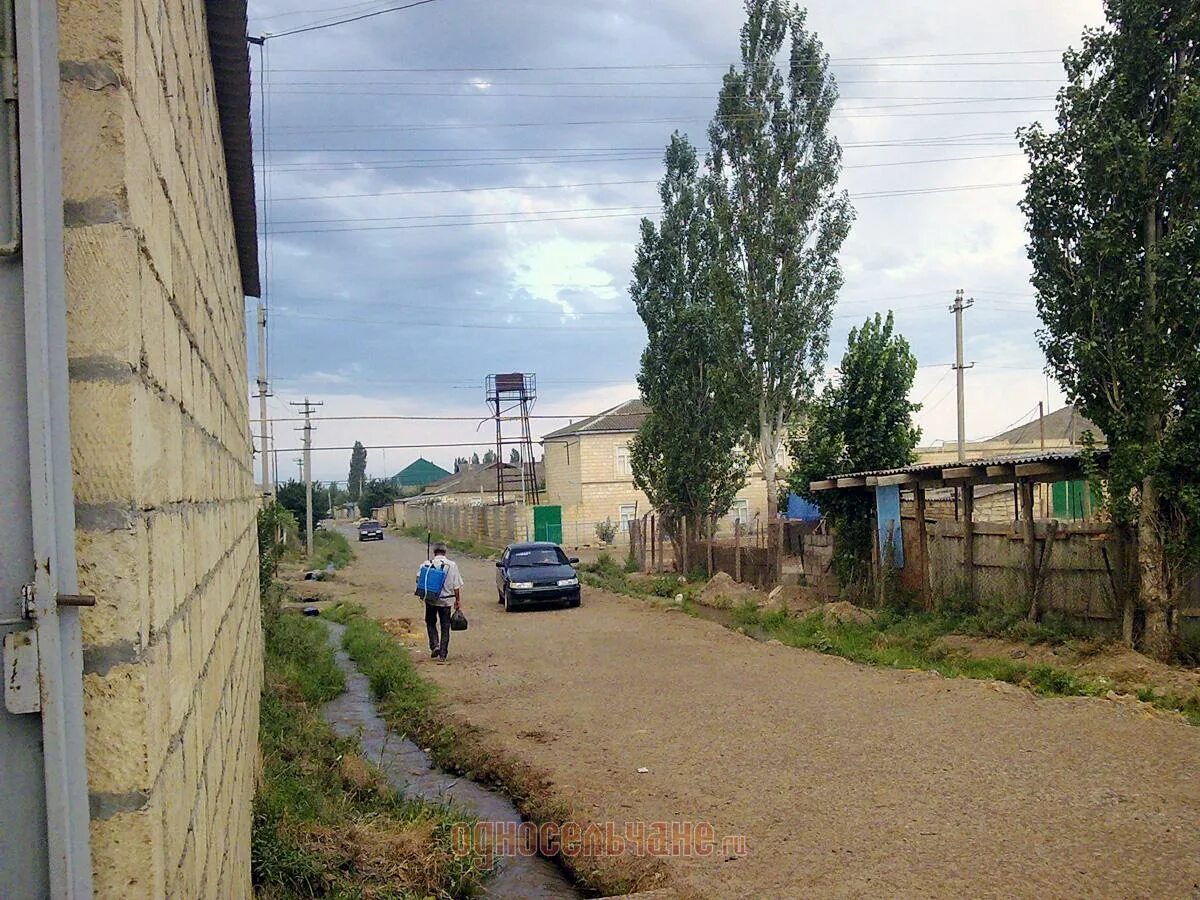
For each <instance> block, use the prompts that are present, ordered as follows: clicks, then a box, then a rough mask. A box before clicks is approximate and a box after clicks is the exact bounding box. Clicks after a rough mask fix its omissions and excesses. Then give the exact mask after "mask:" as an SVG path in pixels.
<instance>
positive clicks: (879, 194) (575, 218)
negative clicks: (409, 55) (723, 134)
mask: <svg viewBox="0 0 1200 900" xmlns="http://www.w3.org/2000/svg"><path fill="white" fill-rule="evenodd" d="M1019 185H1020V182H1016V181H1013V182H997V183H994V184H962V185H953V186H950V187H940V188H921V189H914V190H896V191H875V192H871V193H864V194H851V195H849V196H850V199H852V200H854V199H857V200H879V199H884V198H890V197H910V196H920V195H929V194H950V193H960V192H963V191H975V190H986V189H991V188H1003V187H1017V186H1019ZM597 208H599V207H597ZM621 208H629V209H636V207H621ZM657 208H658V207H657V206H652V207H643V209H657ZM468 215H473V214H472V213H463V214H461V217H465V216H468ZM490 215H502V214H501V213H492V214H490ZM642 215H643V213H641V212H623V213H598V214H595V215H592V214H588V215H570V216H558V215H551V216H542V215H540V214H539V215H537V216H534V215H531V216H530V217H528V218H523V219H488V220H484V221H474V222H422V223H418V224H408V225H363V226H352V227H348V228H282V229H275V230H274V231H273V232H272V233H273V234H315V233H327V234H332V233H337V232H343V231H345V232H359V231H405V230H409V229H414V228H467V227H475V226H480V225H522V224H543V223H550V222H581V221H591V220H597V219H621V218H631V217H641V216H642ZM398 218H405V217H398ZM411 218H423V217H420V216H417V217H411ZM320 221H325V222H326V223H331V224H340V223H342V222H360V221H371V220H363V219H362V218H360V217H353V218H347V219H326V220H320ZM387 221H394V219H389V220H387Z"/></svg>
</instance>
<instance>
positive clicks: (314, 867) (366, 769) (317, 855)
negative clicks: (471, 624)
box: [251, 613, 486, 900]
mask: <svg viewBox="0 0 1200 900" xmlns="http://www.w3.org/2000/svg"><path fill="white" fill-rule="evenodd" d="M264 675H265V678H264V686H263V693H262V712H261V718H260V732H259V742H260V749H261V753H262V777H261V780H260V784H259V791H258V794H257V796H256V797H255V801H254V826H253V833H252V839H251V866H252V875H253V881H254V887H255V892H256V895H257V896H259V897H265V898H277V897H278V898H282V897H338V898H342V897H345V898H351V897H372V898H380V900H390V898H411V897H470V896H474V895H476V894H478V893H479V892H480V889H481V885H482V882H483V879H484V877H485V876H486V872H484V871H482V870H480V869H479V868H477V867H476V866H475V865H474V864H473V863H472V861H471V860H470V859H469V858H467V857H460V856H457V855H455V854H454V853H453V852H452V851H451V829H452V827H453V825H454V824H455V823H456V822H460V821H462V816H461V813H459V812H455V811H453V810H451V809H450V808H449V807H446V806H442V805H439V804H432V803H428V802H425V801H421V800H416V799H406V798H405V797H403V796H402V795H401V794H400V793H398V792H397V791H395V790H394V789H393V788H392V787H391V786H390V785H389V784H388V782H387V779H386V778H385V777H384V775H383V774H382V773H381V772H380V771H379V770H378V769H377V768H375V767H374V766H373V765H371V764H370V763H368V762H367V761H366V760H365V759H363V757H362V756H361V755H360V754H359V748H358V744H357V741H354V740H352V739H343V738H339V737H337V735H335V734H334V732H333V731H332V729H330V727H329V726H328V725H327V724H326V723H325V722H324V721H323V720H322V719H321V717H320V715H319V707H320V704H322V703H324V702H326V701H328V700H331V699H333V698H334V697H336V696H337V695H338V694H340V693H341V692H342V690H343V689H344V687H345V679H344V676H343V675H342V672H341V670H340V669H338V668H337V665H336V664H335V662H334V658H333V651H332V649H331V648H330V647H329V643H328V638H327V636H326V628H325V625H324V623H322V622H320V621H318V620H316V619H310V618H305V617H302V616H298V615H289V614H286V613H285V614H279V615H277V616H273V617H271V618H269V619H268V621H267V633H266V658H265V672H264Z"/></svg>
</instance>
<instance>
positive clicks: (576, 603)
mask: <svg viewBox="0 0 1200 900" xmlns="http://www.w3.org/2000/svg"><path fill="white" fill-rule="evenodd" d="M582 602H583V598H582V597H572V598H571V599H570V600H568V601H567V606H569V607H571V609H577V608H578V607H579V604H580V603H582Z"/></svg>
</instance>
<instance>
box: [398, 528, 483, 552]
mask: <svg viewBox="0 0 1200 900" xmlns="http://www.w3.org/2000/svg"><path fill="white" fill-rule="evenodd" d="M397 530H398V531H399V532H400V533H401V534H403V535H405V536H406V537H410V538H416V539H417V540H419V541H425V540H429V541H432V542H433V543H435V544H436V543H438V542H441V543H443V544H445V545H446V546H447V547H448V548H449V549H451V550H455V551H457V552H459V553H465V554H467V555H468V556H478V557H480V558H481V559H493V558H495V557H496V556H497V555H498V554H499V551H498V550H497V549H496V548H495V547H489V546H487V545H486V544H479V543H476V542H475V541H471V540H463V539H462V538H456V537H451V536H450V535H448V534H442V533H440V532H437V531H432V532H431V531H429V530H428V529H426V528H423V527H421V526H419V525H409V526H407V527H405V528H400V529H397Z"/></svg>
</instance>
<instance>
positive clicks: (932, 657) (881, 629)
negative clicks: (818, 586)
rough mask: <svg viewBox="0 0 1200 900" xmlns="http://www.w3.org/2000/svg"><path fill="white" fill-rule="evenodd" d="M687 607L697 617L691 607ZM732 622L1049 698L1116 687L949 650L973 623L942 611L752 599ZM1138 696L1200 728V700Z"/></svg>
mask: <svg viewBox="0 0 1200 900" xmlns="http://www.w3.org/2000/svg"><path fill="white" fill-rule="evenodd" d="M685 608H686V609H687V610H688V611H689V612H691V613H692V614H697V610H696V609H695V607H693V606H691V605H690V604H689V605H688V606H687V607H685ZM729 622H730V627H732V628H742V629H744V630H745V631H746V632H747V633H750V634H753V635H755V636H758V637H762V638H773V639H775V640H777V641H779V642H780V643H783V644H787V645H788V646H790V647H801V648H804V649H806V650H815V651H817V652H819V653H828V654H831V655H834V656H841V657H844V658H846V659H849V660H853V661H854V662H859V663H865V664H867V665H872V666H881V667H885V668H892V669H924V670H926V671H931V672H937V673H938V674H939V675H942V676H944V677H946V678H977V679H984V680H991V681H1004V682H1007V683H1009V684H1016V685H1020V686H1022V687H1025V688H1028V689H1029V690H1031V691H1033V692H1034V693H1035V694H1039V695H1041V696H1044V697H1101V696H1104V695H1105V694H1107V693H1108V692H1109V691H1110V690H1112V689H1113V682H1112V681H1111V680H1110V679H1108V678H1105V677H1104V676H1102V675H1093V674H1090V673H1081V672H1075V671H1071V670H1069V669H1064V668H1061V667H1058V666H1051V665H1046V664H1031V663H1025V662H1022V661H1020V660H1013V659H1000V658H995V659H993V658H975V657H970V656H966V655H964V654H959V653H954V652H952V651H947V650H946V649H944V648H943V647H941V646H938V645H937V639H938V638H940V637H943V636H945V635H948V634H962V633H964V632H965V631H968V629H969V627H970V623H969V622H968V623H965V624H964V621H963V620H962V619H957V618H954V617H950V616H943V615H939V614H937V613H917V614H911V615H900V614H897V613H894V612H891V611H888V610H884V611H883V612H881V613H880V614H879V616H878V617H877V618H876V620H875V621H874V622H870V623H857V622H836V621H832V620H830V619H829V618H827V617H826V616H825V615H824V614H822V613H814V614H812V615H808V616H805V617H803V618H791V617H789V616H788V615H787V613H786V612H784V611H776V612H772V613H763V612H761V611H760V610H759V609H758V608H757V607H756V606H755V605H754V604H753V603H746V604H743V605H742V606H738V607H735V608H734V609H732V610H731V611H730V613H729ZM1045 627H1046V628H1048V629H1051V633H1053V634H1055V635H1056V636H1057V637H1059V638H1062V636H1063V635H1062V633H1061V632H1058V631H1053V630H1052V629H1053V625H1052V624H1051V625H1047V626H1045ZM968 633H969V632H968ZM1030 633H1040V632H1030ZM1138 698H1139V699H1141V700H1145V701H1146V702H1149V703H1153V704H1154V706H1156V707H1158V708H1159V709H1164V710H1171V711H1175V712H1179V713H1182V714H1183V716H1184V717H1185V718H1186V719H1187V720H1188V721H1189V722H1191V723H1192V724H1193V725H1200V698H1197V697H1195V696H1192V697H1179V696H1177V695H1175V694H1172V693H1170V692H1163V691H1159V690H1146V691H1143V692H1141V693H1140V694H1139V695H1138Z"/></svg>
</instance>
